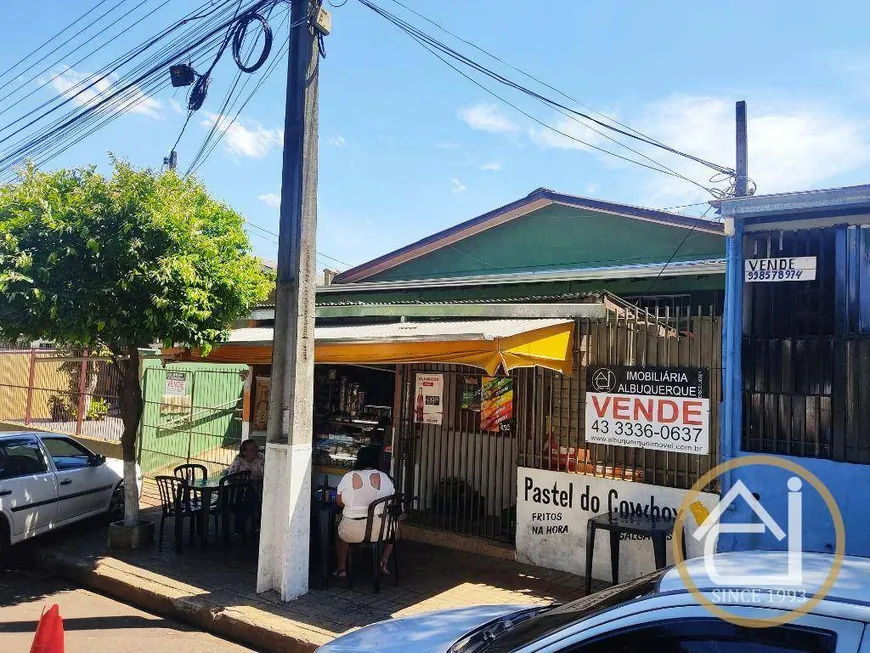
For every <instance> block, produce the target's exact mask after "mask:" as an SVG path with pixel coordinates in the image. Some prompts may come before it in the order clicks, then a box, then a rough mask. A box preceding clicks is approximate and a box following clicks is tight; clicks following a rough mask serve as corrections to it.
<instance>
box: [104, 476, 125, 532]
mask: <svg viewBox="0 0 870 653" xmlns="http://www.w3.org/2000/svg"><path fill="white" fill-rule="evenodd" d="M107 514H108V516H109V519H110V520H111V521H113V522H116V521H122V520H123V519H124V483H123V482H121V483H118V487H116V488H115V491H114V492H113V493H112V500H111V501H109V511H108V513H107Z"/></svg>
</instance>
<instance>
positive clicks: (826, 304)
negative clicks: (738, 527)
mask: <svg viewBox="0 0 870 653" xmlns="http://www.w3.org/2000/svg"><path fill="white" fill-rule="evenodd" d="M717 205H718V209H719V212H720V214H721V215H722V217H723V218H724V222H725V224H726V231H727V234H728V253H727V258H728V271H727V287H726V305H725V328H724V353H723V368H724V375H723V388H724V393H723V394H724V403H723V428H722V443H721V451H722V459H723V461H734V460H736V461H740V460H744V459H746V458H747V457H748V456H750V455H754V454H775V455H776V456H778V457H779V458H780V460H784V461H786V462H788V463H796V464H799V465H800V466H801V467H803V468H804V469H805V470H807V471H808V472H810V473H811V474H813V475H814V476H815V477H816V479H818V481H819V482H820V483H821V484H822V485H823V486H824V488H826V489H827V492H829V493H830V494H829V498H830V499H832V500H833V502H834V503H835V504H836V506H837V507H838V508H837V510H838V512H839V515H840V516H841V518H842V522H843V524H844V526H845V529H844V530H845V552H846V553H848V554H853V555H862V556H867V555H870V519H868V516H870V513H868V508H867V502H866V500H865V498H864V488H866V487H868V484H870V186H854V187H848V188H839V189H831V190H819V191H811V192H804V193H785V194H779V195H768V196H758V197H747V198H736V199H732V200H726V201H722V202H719V203H717ZM793 476H795V473H794V471H792V470H786V469H781V468H775V467H771V466H769V465H751V466H746V467H740V468H737V469H734V470H733V471H732V472H730V473H728V474H726V475H724V476H723V478H722V485H723V489H726V488H729V487H731V486H733V485H734V484H736V483H738V482H742V483H744V484H745V485H746V486H747V487H749V488H750V489H751V490H752V491H753V492H754V493H755V494H756V495H757V497H758V499H759V500H760V502H761V503H762V504H763V505H764V507H765V508H766V509H767V510H768V511H769V512H770V513H771V515H772V516H773V518H774V519H775V520H776V521H777V522H778V523H780V524H784V523H786V522H787V520H788V496H789V494H790V492H788V491H786V489H785V488H786V487H787V482H788V480H789V479H790V478H791V477H793ZM801 484H803V485H805V486H806V491H803V492H802V500H803V518H804V520H811V522H810V523H809V524H807V523H806V521H805V523H804V528H803V549H804V550H807V551H823V552H824V551H827V552H833V551H834V550H835V549H836V544H837V542H836V537H835V530H836V529H835V528H834V522H835V516H833V515H832V513H831V511H830V510H829V506H828V505H826V504H827V502H826V501H825V500H824V497H823V495H822V494H821V493H819V492H818V490H817V489H814V488H812V487H811V485H810V484H808V482H807V479H803V480H802V481H801V483H798V484H797V487H798V488H800V487H801ZM789 489H791V487H790V486H789ZM725 520H726V521H731V522H735V523H745V522H748V521H752V515H751V514H750V513H749V507H748V506H747V505H746V504H745V503H744V504H739V503H738V504H735V509H734V510H732V511H728V512H726V513H725ZM787 546H788V542H787V541H786V540H785V539H783V540H780V539H777V538H775V537H772V536H771V535H770V534H769V533H755V534H743V533H741V534H723V535H722V536H721V538H720V542H719V547H720V549H721V550H726V551H727V550H745V549H758V548H765V549H767V548H770V549H784V548H786V547H787Z"/></svg>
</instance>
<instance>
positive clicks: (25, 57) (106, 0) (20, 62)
mask: <svg viewBox="0 0 870 653" xmlns="http://www.w3.org/2000/svg"><path fill="white" fill-rule="evenodd" d="M106 2H108V0H100V1H99V2H98V3H97V4H95V5H94V6H93V7H91V8H90V9H88V10H87V11H86V12H85V13H83V14H82V15H81V16H79V17H78V18H76V19H75V20H74V21H73V22H71V23H70V24H69V25H67V26H66V27H64V28H63V29H62V30H60V31H59V32H58V33H57V34H55V35H54V36H51V37H50V38H49V39H48V40H47V41H45V42H44V43H42V44H41V45H38V46H36V47H35V48H34V49H33V50H31V51H30V52H28V53H27V54H25V55H24V56H23V57H21V59H19V60H18V61H16V62H15V63H14V64H12V65H11V66H9V68H7V69H6V70H4V71H3V72H2V73H0V79H2V78H3V77H5V76H6V75H8V74H9V73H10V72H12V71H13V70H14V69H15V68H17V67H18V66H19V64H22V63H24V62H25V61H27V60H28V59H29V58H30V57H32V56H33V55H34V54H36V53H37V52H39V51H40V50H41V49H42V48H44V47H45V46H46V45H48V44H49V43H51V42H52V41H54V40H55V39H57V38H58V37H59V36H60V35H61V34H63V33H64V32H65V31H67V30H68V29H70V28H72V27H73V26H74V25H76V24H77V23H79V22H80V21H82V20H84V19H85V18H87V17H88V16H89V15H90V14H91V13H92V12H94V11H96V10H97V9H99V7H100V6H101V5H104V4H106Z"/></svg>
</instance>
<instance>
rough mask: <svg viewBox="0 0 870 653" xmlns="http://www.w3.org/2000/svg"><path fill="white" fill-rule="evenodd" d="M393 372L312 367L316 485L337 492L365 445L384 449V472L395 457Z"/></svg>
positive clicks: (362, 368)
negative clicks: (393, 446) (393, 442)
mask: <svg viewBox="0 0 870 653" xmlns="http://www.w3.org/2000/svg"><path fill="white" fill-rule="evenodd" d="M395 385H396V373H395V370H394V369H390V368H378V367H362V366H358V365H316V366H315V367H314V439H313V440H314V441H313V448H314V451H313V467H312V482H313V483H314V484H315V485H322V484H323V481H324V477H326V478H327V480H328V483H329V485H331V486H332V487H335V486H336V485H337V484H338V481H339V480H340V479H341V477H342V476H343V475H344V474H346V473H347V472H348V471H350V470H351V469H352V468H353V465H354V462H355V461H356V456H357V452H358V451H359V450H360V448H362V447H364V446H373V447H378V448H379V449H380V450H381V469H382V470H384V471H387V472H389V471H390V465H391V458H392V447H391V444H392V424H393V402H394V398H395Z"/></svg>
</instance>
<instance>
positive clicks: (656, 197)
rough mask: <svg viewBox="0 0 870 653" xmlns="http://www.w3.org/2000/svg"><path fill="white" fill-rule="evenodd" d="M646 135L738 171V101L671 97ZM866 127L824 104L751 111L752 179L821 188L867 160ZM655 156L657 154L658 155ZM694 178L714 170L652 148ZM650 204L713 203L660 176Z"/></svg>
mask: <svg viewBox="0 0 870 653" xmlns="http://www.w3.org/2000/svg"><path fill="white" fill-rule="evenodd" d="M638 126H639V128H640V129H641V131H643V132H645V133H647V134H650V135H651V136H653V137H654V138H656V139H658V140H661V141H663V142H665V143H667V144H668V145H671V146H673V147H676V148H677V149H680V150H682V151H684V152H688V153H691V154H694V155H696V156H699V157H702V158H704V159H707V160H709V161H713V162H715V163H718V164H721V165H725V166H729V167H733V166H734V156H735V155H734V103H733V102H731V101H730V100H726V99H723V98H718V97H709V96H692V95H673V96H671V97H669V98H666V99H664V100H662V101H660V102H656V103H654V104H652V105H650V106H648V107H647V108H646V111H645V112H644V116H643V119H642V120H641V121H639V123H638ZM868 127H870V125H868V123H866V122H861V121H858V120H854V119H850V118H847V117H844V116H842V115H840V114H838V113H837V112H836V111H834V110H832V109H830V108H828V107H825V106H821V105H799V104H789V105H781V104H780V105H777V104H769V105H765V104H764V103H761V102H756V103H755V104H754V105H750V106H749V120H748V126H747V129H748V134H749V176H750V177H751V178H752V179H753V180H755V182H756V183H757V185H758V192H759V193H763V194H768V193H777V192H783V191H792V190H802V189H808V188H814V187H819V186H820V185H822V184H824V183H825V182H826V181H827V180H829V179H831V178H834V177H836V176H837V175H840V174H843V173H847V172H850V171H853V170H855V169H857V168H859V167H861V166H863V165H866V164H868V163H870V130H868ZM654 152H655V153H654ZM648 154H650V155H651V156H654V158H656V159H658V160H661V161H663V162H664V163H666V164H667V165H669V166H670V167H673V168H674V169H676V170H677V171H679V172H681V173H683V174H686V175H687V176H689V177H691V178H692V179H695V180H698V181H701V182H706V181H707V179H708V178H709V176H710V174H711V173H710V171H709V170H707V169H706V168H702V167H701V166H699V165H696V164H692V163H690V162H687V161H685V160H681V159H676V158H675V157H668V156H664V155H663V153H662V152H661V151H653V150H650V151H648ZM650 194H651V195H652V200H651V201H652V202H654V203H656V204H658V205H663V204H662V203H670V204H681V203H688V202H692V201H700V200H706V199H709V196H708V195H707V193H706V192H705V191H703V190H701V189H699V188H694V189H693V187H692V186H691V185H689V184H688V183H687V182H684V181H680V180H678V179H674V178H669V177H666V176H664V175H660V174H656V176H655V179H654V180H652V181H651V182H650Z"/></svg>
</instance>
